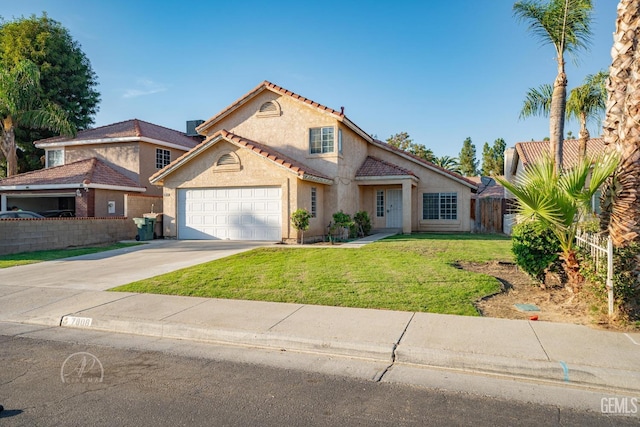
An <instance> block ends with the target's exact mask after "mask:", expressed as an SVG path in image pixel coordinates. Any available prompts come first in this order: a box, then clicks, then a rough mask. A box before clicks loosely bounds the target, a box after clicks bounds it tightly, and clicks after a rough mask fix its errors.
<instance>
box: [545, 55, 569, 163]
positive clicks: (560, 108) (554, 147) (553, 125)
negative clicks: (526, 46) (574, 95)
mask: <svg viewBox="0 0 640 427" xmlns="http://www.w3.org/2000/svg"><path fill="white" fill-rule="evenodd" d="M566 107H567V75H566V74H565V72H564V59H563V57H562V55H558V75H557V76H556V80H555V82H553V94H552V95H551V107H550V111H549V137H550V139H551V141H550V149H551V153H550V155H551V156H553V159H554V171H555V173H556V174H557V173H558V172H559V171H561V170H562V143H563V134H564V115H565V111H566Z"/></svg>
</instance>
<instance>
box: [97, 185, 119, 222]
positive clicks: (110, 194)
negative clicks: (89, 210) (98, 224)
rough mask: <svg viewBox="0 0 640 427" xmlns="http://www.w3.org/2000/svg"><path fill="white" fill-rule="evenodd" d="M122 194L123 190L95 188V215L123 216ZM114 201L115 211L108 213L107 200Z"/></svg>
mask: <svg viewBox="0 0 640 427" xmlns="http://www.w3.org/2000/svg"><path fill="white" fill-rule="evenodd" d="M124 195H125V193H124V192H123V191H113V190H101V189H96V190H95V199H94V200H95V216H96V217H114V216H124ZM110 201H111V202H115V205H116V206H115V208H116V211H115V213H111V214H110V213H109V210H108V208H107V204H108V202H110Z"/></svg>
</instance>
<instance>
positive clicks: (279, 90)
mask: <svg viewBox="0 0 640 427" xmlns="http://www.w3.org/2000/svg"><path fill="white" fill-rule="evenodd" d="M265 90H268V91H271V92H273V93H276V94H279V95H283V96H287V97H289V98H291V99H294V100H296V101H298V102H300V103H302V104H305V105H307V106H309V107H310V108H315V109H316V110H317V111H320V112H322V113H325V114H329V115H331V116H332V117H333V118H335V119H336V120H337V121H339V122H341V123H344V124H345V125H346V126H347V127H349V128H350V129H351V130H353V131H354V132H355V133H357V134H358V135H360V136H361V137H362V138H364V139H365V140H367V141H371V140H372V138H371V136H369V135H368V134H367V133H366V132H365V131H364V130H362V129H361V128H360V127H358V126H357V125H356V124H355V123H353V122H352V121H351V120H349V119H348V118H347V116H345V114H344V109H341V111H337V110H334V109H333V108H329V107H327V106H325V105H322V104H320V103H318V102H315V101H312V100H311V99H309V98H305V97H304V96H302V95H298V94H297V93H295V92H292V91H290V90H287V89H285V88H283V87H281V86H278V85H276V84H273V83H271V82H268V81H266V80H265V81H263V82H262V83H260V84H259V85H258V86H256V87H255V88H253V89H252V90H250V91H249V92H247V93H246V94H244V95H243V96H241V97H240V98H238V99H237V100H236V101H235V102H234V103H232V104H231V105H229V106H228V107H227V108H225V109H224V110H222V111H221V112H219V113H218V114H216V115H215V116H213V117H211V118H210V119H209V120H206V121H205V122H204V123H202V124H201V125H200V126H198V127H197V128H196V130H197V131H198V132H199V133H201V134H206V133H207V131H208V129H210V128H211V127H213V126H214V125H215V124H216V123H218V122H219V121H220V120H222V119H223V118H225V117H227V116H228V115H230V114H231V113H233V112H234V111H236V110H238V109H239V108H241V107H242V106H243V105H245V104H247V103H248V102H249V101H250V100H252V99H253V98H255V97H256V96H258V95H259V94H260V93H262V92H263V91H265Z"/></svg>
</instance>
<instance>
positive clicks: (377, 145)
mask: <svg viewBox="0 0 640 427" xmlns="http://www.w3.org/2000/svg"><path fill="white" fill-rule="evenodd" d="M371 143H372V144H373V145H375V146H376V147H379V148H382V149H383V150H386V151H388V152H390V153H394V154H397V155H398V156H400V157H402V158H404V159H406V160H410V161H411V162H413V163H415V164H417V165H420V166H422V167H424V168H427V169H429V170H430V171H433V172H436V173H437V174H439V175H442V176H444V177H447V178H449V179H452V180H453V181H456V182H458V183H460V184H463V185H465V186H467V187H469V188H470V189H472V190H476V191H477V190H478V186H477V185H475V184H472V183H470V182H467V181H466V180H464V179H461V178H458V177H457V176H455V175H451V174H448V173H446V172H444V171H442V170H440V169H438V168H436V167H433V166H430V165H429V164H427V163H423V162H421V161H419V160H417V159H414V158H413V157H411V156H409V155H407V154H404V153H402V152H398V151H395V150H393V149H391V148H389V147H386V146H385V145H383V144H381V143H378V142H377V141H376V140H375V139H372V141H371Z"/></svg>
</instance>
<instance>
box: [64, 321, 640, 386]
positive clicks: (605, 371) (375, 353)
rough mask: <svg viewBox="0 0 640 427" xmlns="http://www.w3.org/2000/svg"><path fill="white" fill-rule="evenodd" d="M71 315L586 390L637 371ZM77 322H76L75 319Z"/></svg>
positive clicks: (636, 375)
mask: <svg viewBox="0 0 640 427" xmlns="http://www.w3.org/2000/svg"><path fill="white" fill-rule="evenodd" d="M74 319H78V318H77V317H75V316H63V317H62V319H61V321H60V323H59V324H60V325H61V326H62V327H69V328H78V329H87V330H95V331H104V332H115V333H125V334H135V335H146V336H152V337H157V338H170V339H181V340H195V341H203V342H211V343H216V344H223V345H232V346H246V347H253V348H267V349H271V350H281V351H293V352H302V353H315V354H322V355H325V356H336V357H349V358H358V359H367V360H374V361H380V362H385V363H389V365H390V366H393V365H397V366H412V367H418V368H438V369H446V370H455V371H461V372H466V373H475V374H484V375H495V376H500V377H511V378H518V379H527V380H532V381H542V382H550V383H555V384H562V385H570V386H574V387H582V388H587V389H600V390H602V389H605V390H610V391H618V392H627V393H640V372H634V371H628V370H620V369H613V368H604V367H597V366H587V365H581V364H567V363H565V362H562V361H553V360H538V359H522V358H515V357H505V356H498V355H489V354H476V353H467V352H459V351H450V350H443V349H428V348H408V347H407V346H406V345H403V344H402V343H400V344H399V345H398V346H397V348H396V344H395V343H389V344H388V345H381V344H376V343H365V342H353V341H352V342H347V341H339V340H320V339H311V338H307V337H300V336H287V335H283V334H278V333H274V332H254V331H243V330H231V329H220V328H210V327H202V326H197V325H189V324H184V323H172V322H166V321H144V320H143V321H140V320H136V321H131V320H122V319H110V318H106V317H101V318H93V319H91V324H90V325H82V324H74ZM76 323H77V322H76Z"/></svg>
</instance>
